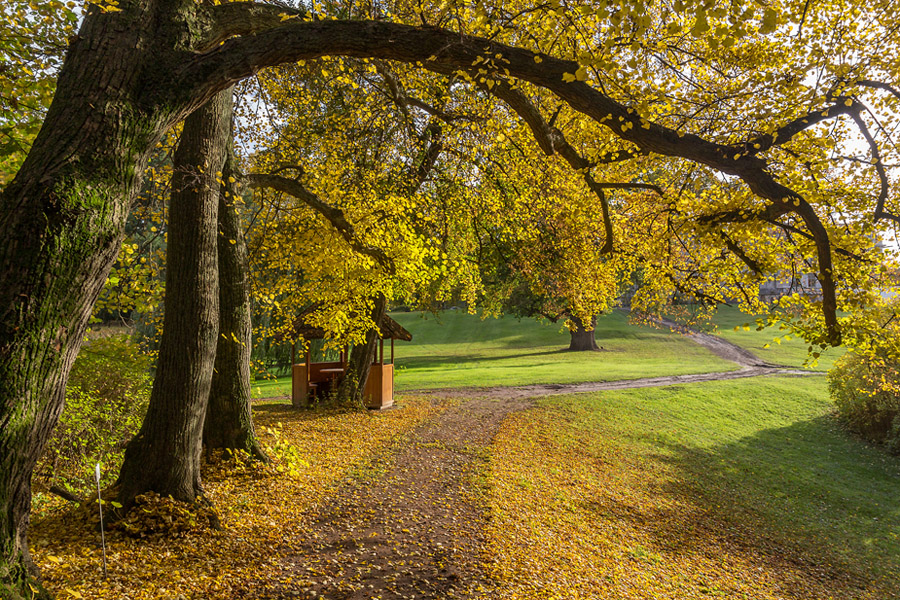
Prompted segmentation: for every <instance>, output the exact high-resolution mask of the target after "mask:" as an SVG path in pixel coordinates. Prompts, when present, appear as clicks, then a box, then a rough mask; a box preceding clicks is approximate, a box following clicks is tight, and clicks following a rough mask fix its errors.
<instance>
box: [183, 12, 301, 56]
mask: <svg viewBox="0 0 900 600" xmlns="http://www.w3.org/2000/svg"><path fill="white" fill-rule="evenodd" d="M198 8H199V11H200V13H199V16H200V19H199V21H200V24H201V26H202V27H203V32H202V34H201V35H200V40H199V41H198V42H197V45H196V47H195V50H196V51H197V52H208V51H209V50H212V49H214V48H215V47H216V46H218V45H219V44H221V43H222V42H224V41H225V40H227V39H229V38H232V37H235V36H242V35H250V34H253V33H256V32H258V31H264V30H266V29H272V28H273V27H278V26H280V25H283V24H284V22H285V21H287V20H288V19H293V18H302V17H304V16H306V15H307V14H308V13H307V12H306V11H301V10H297V9H296V8H292V7H290V6H279V5H277V4H261V3H257V2H226V3H224V4H217V5H209V4H204V5H202V6H200V7H198Z"/></svg>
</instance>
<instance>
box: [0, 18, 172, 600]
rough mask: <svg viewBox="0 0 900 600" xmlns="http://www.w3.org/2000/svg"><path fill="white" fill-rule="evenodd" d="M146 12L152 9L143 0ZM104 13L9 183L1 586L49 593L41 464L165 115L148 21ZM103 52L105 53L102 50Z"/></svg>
mask: <svg viewBox="0 0 900 600" xmlns="http://www.w3.org/2000/svg"><path fill="white" fill-rule="evenodd" d="M133 10H134V16H135V18H138V19H141V18H147V14H146V13H147V11H146V10H145V7H143V6H140V5H138V6H135V7H134V9H133ZM128 25H129V24H128V23H126V22H123V21H122V20H116V19H108V18H104V16H102V15H101V16H95V17H94V18H92V19H89V20H87V21H86V22H85V24H84V26H83V27H82V35H83V36H89V37H90V38H91V39H92V40H93V43H91V44H88V43H87V42H86V41H84V40H83V39H81V40H73V43H72V45H71V47H70V49H69V53H68V57H67V59H66V63H65V65H64V67H63V69H62V72H61V74H60V77H59V82H58V86H57V92H56V97H55V98H54V101H53V104H52V106H51V107H50V110H49V112H48V114H47V117H46V119H45V124H44V127H43V129H42V130H41V132H40V134H39V135H38V137H37V139H36V140H35V142H34V144H33V146H32V151H31V152H30V154H29V156H28V158H27V159H26V161H25V163H24V164H23V165H22V167H21V169H20V170H19V172H18V173H17V175H16V177H15V179H14V180H13V181H12V182H11V183H10V184H9V185H8V186H7V187H6V188H5V189H4V190H3V191H2V193H0V239H2V240H3V243H2V244H0V598H3V599H4V600H6V599H18V598H24V597H27V598H32V597H35V595H34V593H33V592H32V587H34V588H35V589H38V590H39V591H38V593H37V597H44V595H45V593H44V592H43V591H42V590H41V588H40V584H39V582H38V580H37V577H36V571H35V568H34V565H33V562H32V560H31V558H30V554H29V551H28V544H27V538H26V532H27V527H28V513H29V510H30V507H31V472H32V470H33V468H34V465H35V463H36V461H37V459H38V457H39V456H40V454H41V451H42V450H43V448H44V445H45V443H46V441H47V439H48V437H49V435H50V433H51V431H52V430H53V427H54V426H55V425H56V422H57V420H58V418H59V415H60V413H61V412H62V409H63V403H64V396H65V385H66V380H67V378H68V373H69V369H70V368H71V366H72V362H73V361H74V359H75V356H76V354H77V353H78V350H79V348H80V344H81V339H82V337H83V335H84V331H85V327H86V325H87V321H88V318H89V317H90V313H91V309H92V307H93V304H94V302H95V300H96V298H97V296H98V294H99V293H100V290H101V289H102V287H103V283H104V282H105V280H106V276H107V274H108V272H109V269H110V267H111V266H112V263H113V261H114V260H115V257H116V255H117V254H118V250H119V246H120V244H121V240H122V231H123V227H124V222H125V216H126V214H127V210H128V206H129V205H130V202H131V199H132V198H133V196H134V194H135V192H136V190H137V188H138V186H139V183H140V182H139V177H138V176H137V175H136V174H137V173H139V172H140V171H141V170H142V169H143V166H144V164H145V162H146V157H147V153H148V150H149V145H150V144H151V143H153V141H155V137H158V128H159V122H154V121H152V120H150V119H146V118H145V115H143V114H142V113H141V111H140V110H139V109H136V107H134V106H133V104H132V99H131V98H129V95H130V91H131V90H133V88H134V87H136V86H137V85H138V80H139V73H138V72H136V71H135V70H133V69H125V68H123V65H137V64H139V63H140V62H141V58H140V56H139V54H140V52H141V51H139V50H137V48H141V47H142V46H144V44H145V40H144V38H143V36H142V32H141V31H140V30H138V29H132V28H130V27H129V26H128ZM98 56H100V57H102V59H101V60H97V59H96V57H98Z"/></svg>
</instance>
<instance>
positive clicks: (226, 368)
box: [203, 91, 268, 461]
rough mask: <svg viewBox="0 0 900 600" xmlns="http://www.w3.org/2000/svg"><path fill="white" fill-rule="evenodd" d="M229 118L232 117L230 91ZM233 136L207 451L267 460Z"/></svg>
mask: <svg viewBox="0 0 900 600" xmlns="http://www.w3.org/2000/svg"><path fill="white" fill-rule="evenodd" d="M228 93H229V108H228V119H229V121H230V119H231V109H230V106H231V105H230V98H231V97H230V94H231V92H230V91H229V92H228ZM231 144H232V140H229V147H228V149H227V155H226V159H225V168H224V169H222V181H223V185H222V194H221V195H220V196H219V338H218V345H217V346H216V363H215V369H214V370H213V376H212V388H211V390H210V394H209V406H208V407H207V409H206V422H205V424H204V426H203V443H204V445H205V446H206V448H207V450H210V449H213V448H231V449H233V450H244V451H246V452H248V453H250V454H251V455H252V456H254V457H256V458H257V459H259V460H262V461H267V460H268V457H266V455H265V453H264V452H263V450H262V448H261V447H260V445H259V441H258V440H257V439H256V434H255V433H254V431H253V419H252V417H251V414H250V350H251V349H252V346H251V342H252V337H251V336H252V325H251V322H250V277H249V271H250V261H249V259H248V256H247V244H246V240H245V239H244V228H243V226H242V224H241V218H240V214H239V213H238V210H237V206H236V205H235V203H236V201H237V195H236V186H235V184H234V179H236V177H234V174H235V169H234V154H233V150H232V148H231Z"/></svg>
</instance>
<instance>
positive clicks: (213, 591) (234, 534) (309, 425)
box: [31, 399, 439, 600]
mask: <svg viewBox="0 0 900 600" xmlns="http://www.w3.org/2000/svg"><path fill="white" fill-rule="evenodd" d="M437 410H439V407H437V406H435V405H433V404H432V403H431V402H429V401H426V400H416V399H405V401H404V402H403V405H402V408H400V409H399V410H392V411H386V412H383V413H377V414H371V413H363V412H333V411H332V412H298V411H294V410H292V409H291V408H290V407H288V406H284V405H275V404H269V405H261V406H257V407H256V408H255V418H256V422H257V428H258V430H259V431H260V439H261V441H262V443H263V444H264V445H265V446H267V447H268V449H269V453H270V456H271V457H272V458H273V464H272V465H271V466H266V465H260V464H258V463H252V462H249V461H246V460H242V459H240V458H239V457H231V458H227V457H226V459H225V460H221V461H219V462H217V463H216V464H215V465H212V466H207V467H206V468H205V471H204V486H205V489H206V493H207V498H208V499H209V500H210V501H211V502H212V505H213V506H214V507H215V509H216V511H217V513H218V516H219V518H220V519H221V522H222V525H223V527H224V529H223V531H214V530H211V529H209V527H208V526H206V525H205V524H204V523H203V522H202V521H203V518H204V516H206V517H208V515H204V514H203V513H202V511H200V512H199V513H198V511H197V510H196V508H193V509H192V508H190V507H188V506H186V505H182V504H181V503H175V502H172V501H171V500H169V499H167V498H159V497H158V496H155V495H152V494H147V495H144V496H143V497H142V499H141V501H140V504H139V505H138V507H137V508H136V509H135V511H133V512H132V513H131V514H130V516H129V517H128V518H126V520H125V521H124V522H123V523H122V524H121V525H119V528H118V529H113V530H112V531H109V532H108V534H107V536H106V542H107V557H108V562H109V579H108V580H104V579H103V572H102V566H101V564H102V556H101V553H102V549H101V545H100V531H99V529H98V528H96V527H93V526H91V525H90V524H89V523H90V519H85V517H84V516H83V514H82V513H81V511H79V510H77V509H72V508H70V507H66V506H64V505H62V503H61V502H60V503H55V504H52V505H51V506H47V507H44V508H42V509H41V512H40V513H37V514H34V515H33V517H32V519H33V526H32V528H31V544H32V554H33V557H34V559H35V561H36V563H37V564H38V565H39V567H40V568H41V573H42V576H43V578H44V582H45V585H46V586H47V587H48V589H50V590H51V591H54V592H55V593H56V594H57V595H58V597H59V598H64V599H65V598H84V599H85V600H91V599H97V600H100V599H103V600H109V599H113V598H115V599H122V600H149V599H155V598H166V599H173V598H175V599H177V598H183V599H186V600H187V599H194V598H196V599H200V598H203V599H205V600H215V599H223V600H226V599H227V600H230V599H232V598H235V597H237V596H239V595H240V593H241V590H243V589H244V586H245V585H246V582H251V581H254V580H258V579H259V578H261V577H262V578H264V577H266V576H267V573H274V572H277V569H275V568H274V567H275V565H276V564H277V562H278V560H279V557H280V556H281V555H282V554H290V553H292V552H293V551H292V549H291V548H290V545H289V544H290V543H291V539H292V537H293V536H290V535H289V532H290V531H291V528H292V527H293V526H295V524H296V522H297V521H298V519H299V517H300V515H301V514H303V513H304V512H305V511H308V510H310V509H311V508H312V507H314V506H316V505H317V503H319V502H320V501H322V499H324V498H325V497H326V496H327V494H328V492H329V490H331V489H332V488H333V487H334V486H336V485H337V484H338V483H339V482H340V481H341V480H342V479H343V478H345V477H346V476H348V474H350V473H351V472H352V471H353V470H354V469H356V468H358V467H359V465H361V464H363V463H365V462H367V461H368V460H370V459H371V458H372V457H373V456H374V455H376V454H377V453H379V452H380V451H381V449H383V448H385V447H387V446H389V445H390V444H391V442H392V440H394V439H395V438H397V437H398V436H402V435H404V434H405V433H406V432H408V431H409V430H410V429H411V428H412V427H414V426H415V425H417V424H418V423H420V422H421V421H422V420H423V419H425V418H426V417H427V416H429V415H431V414H433V413H434V412H435V411H437ZM135 536H137V537H135ZM141 536H143V537H141Z"/></svg>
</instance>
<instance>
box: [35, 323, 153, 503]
mask: <svg viewBox="0 0 900 600" xmlns="http://www.w3.org/2000/svg"><path fill="white" fill-rule="evenodd" d="M149 370H150V359H149V358H148V357H147V356H145V355H144V354H142V353H141V352H140V349H139V347H138V345H137V344H136V343H135V342H133V341H132V340H131V339H130V338H129V337H128V336H125V335H121V336H114V337H107V338H101V339H97V340H93V341H91V342H88V343H85V345H84V347H83V348H82V350H81V352H80V353H79V354H78V358H77V359H76V360H75V364H74V366H73V367H72V372H71V375H70V376H69V383H68V385H67V386H66V405H65V408H64V409H63V413H62V415H61V417H60V420H59V424H58V425H57V427H56V429H55V430H54V432H53V436H52V437H51V438H50V441H49V442H48V444H47V447H46V449H45V450H44V454H43V456H42V457H41V460H40V462H39V463H38V466H37V471H36V475H37V479H38V482H43V483H46V484H47V485H58V486H60V487H63V488H65V489H67V490H69V491H70V492H74V493H76V494H79V495H81V496H88V495H89V494H90V491H91V490H92V489H94V487H95V485H96V484H95V483H94V479H93V477H94V465H95V464H96V463H98V462H100V463H103V465H104V481H103V482H102V483H103V484H104V485H108V484H110V483H112V480H114V479H115V477H116V475H117V470H118V469H117V467H118V465H119V464H120V463H121V460H122V453H123V451H124V448H125V444H126V443H127V442H128V440H129V439H130V438H131V437H132V436H133V435H134V434H135V433H136V432H137V430H138V429H139V428H140V425H141V421H142V419H143V417H144V413H145V412H146V410H147V402H148V400H149V393H150V383H151V381H150V375H149Z"/></svg>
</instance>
